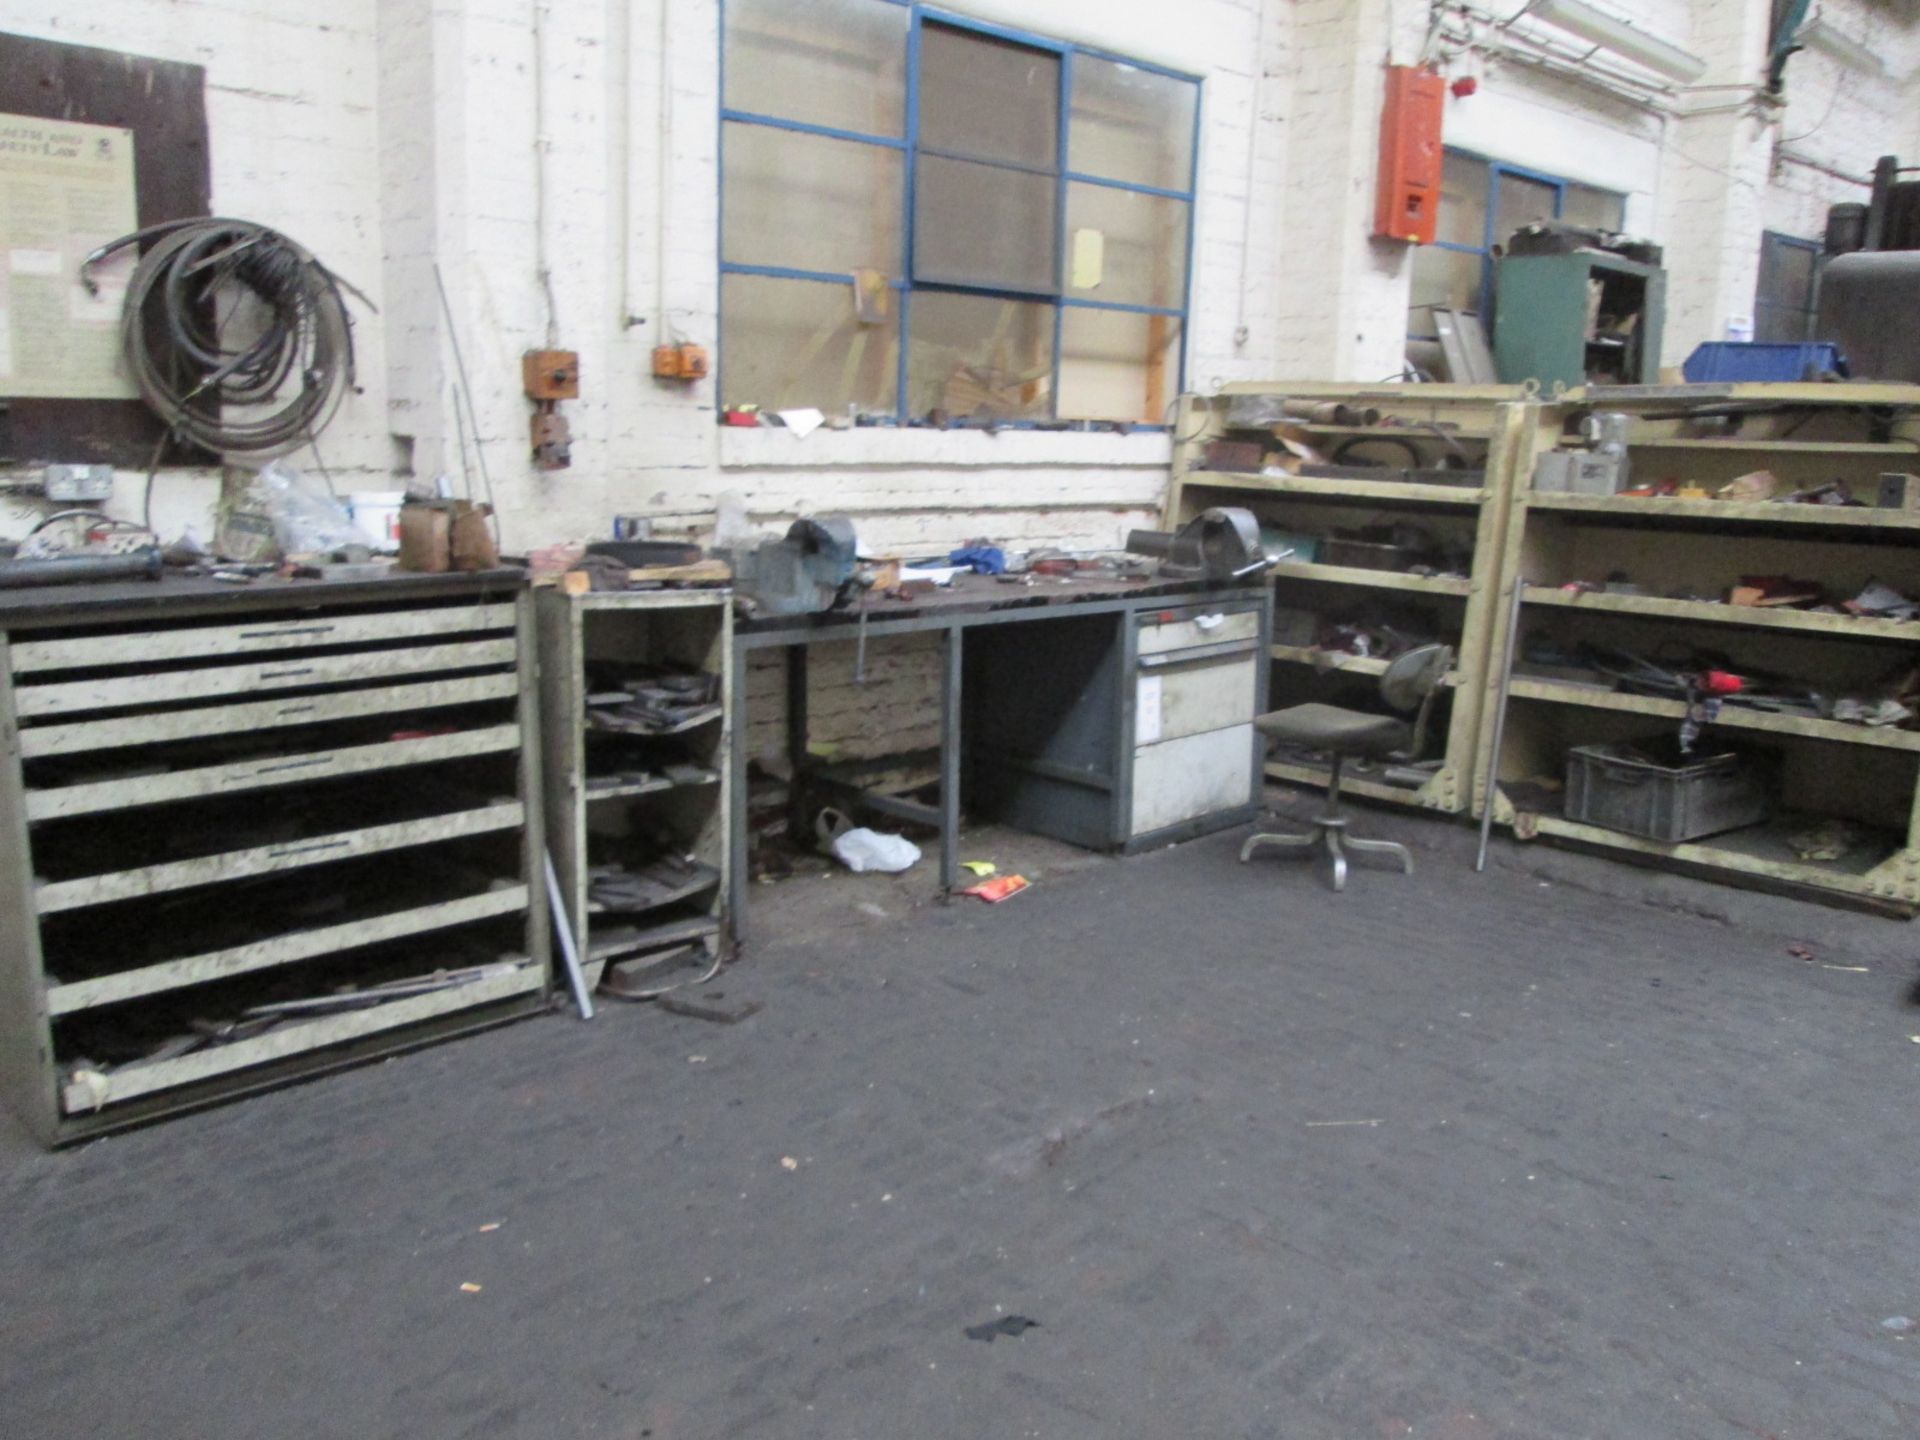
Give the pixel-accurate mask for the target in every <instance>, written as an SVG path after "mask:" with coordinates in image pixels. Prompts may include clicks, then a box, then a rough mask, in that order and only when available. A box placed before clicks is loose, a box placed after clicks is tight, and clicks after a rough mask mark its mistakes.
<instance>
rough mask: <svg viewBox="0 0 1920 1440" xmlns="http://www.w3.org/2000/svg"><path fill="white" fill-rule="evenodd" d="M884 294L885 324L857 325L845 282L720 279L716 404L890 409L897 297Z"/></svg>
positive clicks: (745, 277) (893, 388) (893, 387)
mask: <svg viewBox="0 0 1920 1440" xmlns="http://www.w3.org/2000/svg"><path fill="white" fill-rule="evenodd" d="M887 294H888V304H887V318H886V321H885V323H883V324H879V325H862V324H861V323H860V322H859V319H858V318H857V317H856V316H855V314H854V308H853V286H852V285H851V284H847V285H826V284H822V283H820V282H818V281H813V280H772V279H769V278H767V277H766V276H764V275H723V276H721V277H720V385H721V403H722V404H724V405H729V406H731V405H758V406H759V407H760V408H761V409H763V410H788V409H792V408H794V407H795V406H802V405H813V406H818V407H819V408H820V409H822V410H825V411H827V412H828V413H829V414H833V413H839V414H845V413H846V409H847V406H848V405H850V404H857V405H859V406H860V407H861V408H862V409H863V410H869V411H882V412H886V413H889V414H891V413H892V411H893V408H894V395H895V393H896V391H897V383H896V382H897V379H898V374H897V370H898V364H897V355H898V345H899V338H898V337H899V334H900V325H899V321H898V318H897V312H896V311H895V310H894V308H893V307H894V306H895V305H897V304H898V303H899V296H898V295H896V294H894V293H893V292H892V291H889V292H887Z"/></svg>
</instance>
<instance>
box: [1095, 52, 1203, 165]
mask: <svg viewBox="0 0 1920 1440" xmlns="http://www.w3.org/2000/svg"><path fill="white" fill-rule="evenodd" d="M1199 103H1200V87H1199V86H1198V85H1196V84H1194V83H1193V82H1192V81H1190V80H1175V79H1174V78H1173V77H1172V76H1169V75H1156V74H1154V73H1153V72H1152V71H1151V70H1141V69H1137V68H1136V67H1134V66H1132V65H1123V64H1120V63H1118V62H1117V61H1113V60H1100V59H1096V58H1095V57H1094V56H1091V55H1076V56H1074V57H1073V114H1072V115H1071V117H1070V118H1069V119H1068V122H1067V125H1068V128H1067V156H1068V168H1069V169H1073V170H1078V171H1079V172H1080V173H1081V174H1083V175H1101V176H1105V177H1106V178H1107V179H1109V180H1126V181H1130V182H1131V183H1133V184H1135V185H1153V186H1157V187H1158V188H1160V189H1162V190H1190V189H1192V188H1193V124H1194V111H1195V109H1196V107H1197V106H1198V105H1199Z"/></svg>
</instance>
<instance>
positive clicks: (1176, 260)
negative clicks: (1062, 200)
mask: <svg viewBox="0 0 1920 1440" xmlns="http://www.w3.org/2000/svg"><path fill="white" fill-rule="evenodd" d="M1186 278H1187V202H1186V201H1184V200H1169V199H1167V198H1165V197H1164V196H1160V195H1143V194H1141V193H1140V192H1139V191H1138V190H1115V189H1114V188H1113V187H1112V186H1110V185H1069V186H1068V189H1067V293H1068V294H1071V295H1079V296H1083V297H1085V298H1086V299H1089V300H1111V301H1114V302H1115V303H1117V304H1121V305H1161V306H1165V307H1166V308H1167V309H1170V310H1179V309H1182V308H1183V307H1184V302H1185V294H1184V291H1185V286H1186Z"/></svg>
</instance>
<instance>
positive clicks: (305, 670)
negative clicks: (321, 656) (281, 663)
mask: <svg viewBox="0 0 1920 1440" xmlns="http://www.w3.org/2000/svg"><path fill="white" fill-rule="evenodd" d="M311 674H313V667H312V666H311V665H306V666H302V667H301V668H300V669H298V670H262V671H261V672H260V678H261V679H262V680H292V679H294V678H295V677H297V676H300V675H311Z"/></svg>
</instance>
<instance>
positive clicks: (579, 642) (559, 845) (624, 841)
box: [537, 588, 734, 986]
mask: <svg viewBox="0 0 1920 1440" xmlns="http://www.w3.org/2000/svg"><path fill="white" fill-rule="evenodd" d="M537 609H538V615H539V628H540V656H541V675H540V695H541V706H542V711H543V716H544V733H545V737H546V747H547V759H546V809H547V829H548V834H549V836H550V838H551V844H552V848H553V858H554V866H555V869H556V871H557V872H558V875H559V880H560V893H561V896H562V897H563V899H564V901H565V903H566V906H567V920H568V923H570V924H571V926H572V927H573V934H574V936H575V937H576V939H577V941H578V943H579V947H580V957H581V964H582V969H583V970H584V972H585V977H586V981H587V983H588V985H589V986H593V985H597V984H598V983H599V982H600V979H601V977H602V975H603V974H604V972H605V970H606V967H607V965H608V964H609V963H611V962H615V961H621V960H627V959H633V958H639V959H645V958H647V957H651V956H663V957H664V956H667V955H670V954H675V953H678V952H681V951H682V950H683V949H684V947H687V946H697V947H699V948H700V949H701V950H702V951H704V952H705V953H706V954H707V955H709V956H711V957H714V958H718V956H719V955H720V953H721V949H720V947H722V946H723V945H725V944H726V943H727V940H728V920H727V914H726V897H727V891H728V887H727V866H728V863H729V858H728V855H729V847H728V844H727V833H728V832H727V827H728V815H729V813H730V805H729V796H730V789H731V785H732V778H731V776H732V771H733V766H732V763H731V760H730V756H731V753H732V746H733V743H734V740H733V734H732V729H731V724H732V722H731V720H730V718H729V710H730V708H731V706H730V696H731V694H732V687H733V672H732V659H733V592H732V591H731V590H729V589H718V588H715V589H685V590H648V591H607V592H589V593H587V594H584V595H567V594H564V593H562V592H561V591H560V590H558V589H550V590H543V591H542V592H541V593H540V595H539V597H538V605H537ZM635 667H640V668H643V669H644V668H659V669H664V670H669V671H680V672H684V673H688V674H704V675H710V676H714V677H716V678H717V679H718V682H719V683H718V688H717V692H716V695H715V707H716V708H715V713H714V715H713V717H712V718H711V719H709V720H705V721H703V722H701V723H699V724H697V725H695V726H693V727H691V728H690V729H687V730H684V731H682V732H679V733H675V734H663V735H658V736H651V735H648V736H642V735H629V734H623V733H615V732H606V731H600V730H597V729H595V728H594V726H593V724H592V722H591V718H590V715H589V710H590V708H591V707H590V706H589V705H588V700H589V697H590V696H592V695H593V694H595V693H596V690H598V689H600V688H603V687H604V686H605V685H607V684H611V683H614V682H615V680H617V677H618V676H619V674H620V673H622V672H623V671H632V670H634V668H635ZM669 770H671V771H672V772H673V773H671V774H669V773H668V772H669ZM665 856H672V857H678V858H679V859H680V860H681V861H682V862H684V863H686V864H687V865H689V866H690V867H697V868H699V869H700V870H701V872H702V873H703V874H704V873H705V872H709V871H710V872H711V878H710V880H702V881H701V882H700V883H698V884H697V885H696V886H695V887H694V889H693V891H692V893H690V894H688V895H685V896H684V897H681V898H677V899H674V900H671V901H669V902H667V903H665V904H661V905H657V906H648V907H646V908H643V909H631V910H629V909H624V908H621V907H618V906H609V905H606V904H603V903H600V902H596V901H595V900H594V899H593V898H592V894H591V892H592V889H593V874H594V872H595V870H596V869H599V868H601V867H605V866H609V865H614V864H621V865H628V866H634V865H638V864H642V863H645V862H646V861H648V860H650V859H655V858H660V857H665Z"/></svg>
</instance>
